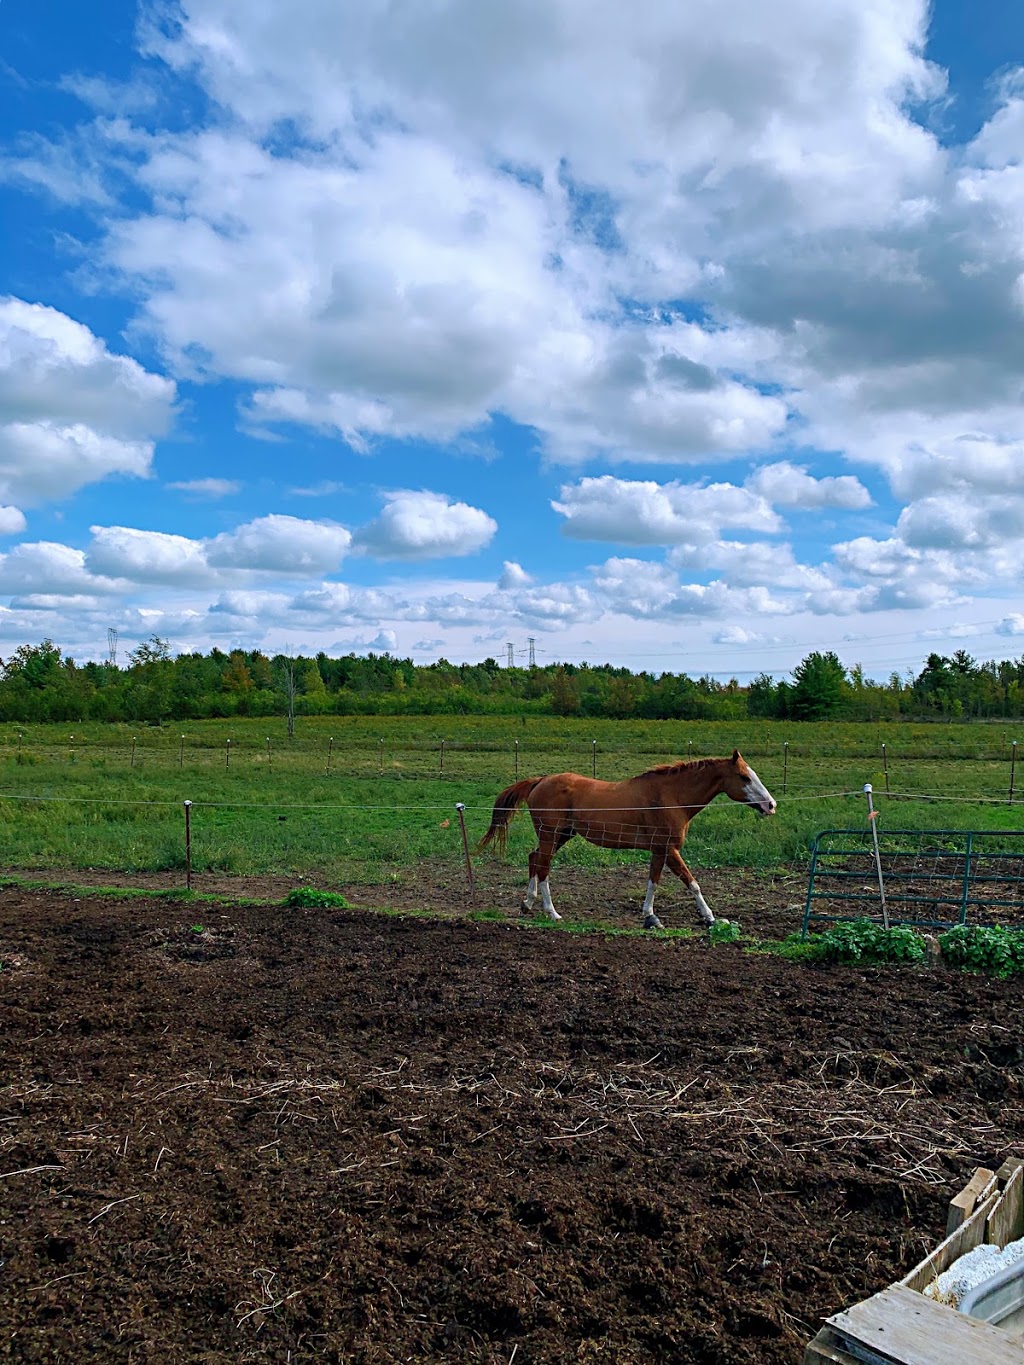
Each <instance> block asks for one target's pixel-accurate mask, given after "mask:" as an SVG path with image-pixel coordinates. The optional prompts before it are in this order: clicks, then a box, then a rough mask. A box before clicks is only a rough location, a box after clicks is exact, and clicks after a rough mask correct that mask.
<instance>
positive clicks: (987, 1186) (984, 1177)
mask: <svg viewBox="0 0 1024 1365" xmlns="http://www.w3.org/2000/svg"><path fill="white" fill-rule="evenodd" d="M995 1186H996V1173H995V1171H990V1170H988V1169H987V1168H986V1167H984V1166H979V1167H978V1169H977V1170H976V1171H975V1172H974V1174H973V1175H972V1176H971V1178H970V1180H968V1182H967V1184H966V1185H965V1186H964V1187H963V1189H962V1190H961V1191H960V1193H959V1194H958V1195H955V1196H954V1197H953V1198H952V1199H951V1200H950V1201H949V1216H948V1217H947V1219H946V1234H947V1236H948V1234H949V1233H951V1232H955V1231H956V1230H957V1228H958V1227H959V1226H960V1224H961V1223H963V1222H965V1221H966V1220H967V1219H968V1218H970V1216H971V1214H972V1213H973V1212H974V1209H975V1206H976V1205H977V1204H978V1203H979V1202H980V1201H981V1200H982V1199H984V1198H985V1196H986V1195H987V1194H989V1193H990V1192H991V1191H992V1190H993V1189H995Z"/></svg>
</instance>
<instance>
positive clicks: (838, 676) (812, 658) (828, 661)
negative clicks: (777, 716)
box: [789, 650, 847, 720]
mask: <svg viewBox="0 0 1024 1365" xmlns="http://www.w3.org/2000/svg"><path fill="white" fill-rule="evenodd" d="M846 691H847V683H846V669H845V668H844V667H843V664H842V661H841V660H840V659H839V656H838V655H837V654H833V653H832V651H831V650H829V651H828V652H827V653H824V654H823V653H821V651H820V650H815V651H814V653H812V654H808V655H807V657H806V658H805V659H802V660H801V661H800V663H799V664H798V665H797V666H796V668H795V669H794V670H793V690H792V692H791V693H790V698H789V706H790V713H791V715H792V716H793V718H794V719H795V720H828V719H829V718H830V717H832V716H836V715H838V714H839V712H840V711H841V710H842V708H843V703H844V701H845V699H846Z"/></svg>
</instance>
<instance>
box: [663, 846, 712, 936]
mask: <svg viewBox="0 0 1024 1365" xmlns="http://www.w3.org/2000/svg"><path fill="white" fill-rule="evenodd" d="M665 862H666V863H667V864H668V866H669V868H670V869H671V870H672V871H673V872H674V873H675V874H676V876H677V877H678V878H679V879H680V880H681V881H682V883H683V885H684V886H685V887H686V888H687V890H688V891H689V893H690V895H691V896H692V897H693V899H694V902H695V904H696V906H697V914H698V915H699V916H700V918H701V922H702V923H703V924H714V922H715V916H714V914H713V913H712V910H711V906H710V905H708V903H707V901H706V900H705V899H704V897H703V895H702V894H701V889H700V887H699V886H698V884H697V878H696V877H695V876H694V875H693V873H692V872H691V871H690V869H689V868H688V867H687V866H686V864H685V863H684V862H683V858H682V854H681V853H680V852H679V850H678V849H677V848H670V849H669V851H668V853H667V854H666V856H665Z"/></svg>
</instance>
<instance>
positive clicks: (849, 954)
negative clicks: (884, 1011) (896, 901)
mask: <svg viewBox="0 0 1024 1365" xmlns="http://www.w3.org/2000/svg"><path fill="white" fill-rule="evenodd" d="M818 942H819V947H820V949H821V956H822V958H823V959H824V961H826V962H841V963H845V964H848V965H849V964H853V963H889V962H920V960H921V959H922V958H923V957H924V953H925V947H924V942H923V941H922V939H921V936H920V935H919V934H916V933H915V932H914V930H913V929H909V928H907V927H906V926H905V925H895V926H893V928H891V929H885V928H883V927H882V925H880V924H876V923H875V922H874V920H869V919H855V920H849V921H848V922H846V923H843V924H833V925H832V926H831V927H830V928H828V929H826V930H825V932H824V933H823V934H822V935H821V936H820V939H819V941H818Z"/></svg>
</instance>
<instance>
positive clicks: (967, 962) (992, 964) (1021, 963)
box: [939, 924, 1024, 976]
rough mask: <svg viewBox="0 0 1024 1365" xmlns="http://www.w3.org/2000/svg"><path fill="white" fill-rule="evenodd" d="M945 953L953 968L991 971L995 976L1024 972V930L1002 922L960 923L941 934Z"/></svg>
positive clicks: (945, 957) (943, 954) (1015, 974)
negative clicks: (1005, 927)
mask: <svg viewBox="0 0 1024 1365" xmlns="http://www.w3.org/2000/svg"><path fill="white" fill-rule="evenodd" d="M939 947H940V948H941V949H942V956H943V958H944V959H945V960H946V962H947V963H949V965H950V966H951V967H960V968H962V969H963V970H964V971H972V972H991V973H992V974H993V975H994V976H1017V975H1019V974H1021V973H1024V932H1022V931H1021V930H1020V929H1003V928H1001V927H1000V926H998V925H994V926H992V927H991V928H983V927H981V926H980V925H967V924H958V925H957V926H956V928H955V929H949V930H947V932H946V933H944V934H940V935H939Z"/></svg>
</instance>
